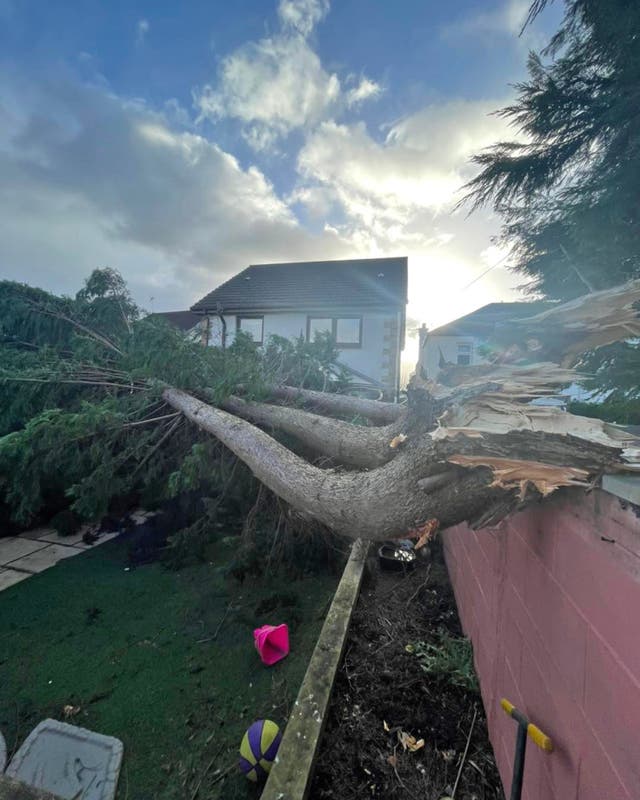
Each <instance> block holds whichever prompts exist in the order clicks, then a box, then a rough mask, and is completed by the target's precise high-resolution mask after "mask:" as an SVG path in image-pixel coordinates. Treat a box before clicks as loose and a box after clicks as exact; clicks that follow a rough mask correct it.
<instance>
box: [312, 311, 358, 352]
mask: <svg viewBox="0 0 640 800" xmlns="http://www.w3.org/2000/svg"><path fill="white" fill-rule="evenodd" d="M318 333H330V334H331V336H333V338H334V339H335V340H336V344H337V345H338V347H341V348H349V347H351V348H353V347H362V317H308V318H307V341H309V342H313V341H314V340H315V338H316V334H318Z"/></svg>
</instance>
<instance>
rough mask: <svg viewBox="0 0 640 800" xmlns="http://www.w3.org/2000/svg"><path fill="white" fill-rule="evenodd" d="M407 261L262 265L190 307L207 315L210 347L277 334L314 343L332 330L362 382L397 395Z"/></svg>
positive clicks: (261, 340) (344, 362)
mask: <svg viewBox="0 0 640 800" xmlns="http://www.w3.org/2000/svg"><path fill="white" fill-rule="evenodd" d="M406 303H407V259H406V258H368V259H351V260H348V261H310V262H296V263H288V264H256V265H253V266H250V267H247V269H245V270H243V271H242V272H240V273H238V274H237V275H235V276H234V277H233V278H231V279H230V280H228V281H226V282H225V283H223V284H222V285H221V286H218V288H217V289H214V290H213V291H212V292H210V293H209V294H208V295H206V296H205V297H203V298H202V300H199V301H198V302H197V303H195V305H193V306H192V307H191V311H192V312H194V313H195V314H200V315H202V316H204V317H205V318H206V320H207V322H206V333H205V339H206V341H207V343H208V344H212V345H218V346H223V347H224V346H226V345H228V344H229V343H230V342H231V341H232V339H233V336H235V333H236V331H243V332H245V333H248V334H250V335H251V336H252V337H253V339H254V341H256V342H257V343H258V344H263V343H264V342H266V341H267V340H268V338H269V337H270V336H272V335H274V334H275V335H278V336H283V337H285V338H287V339H291V338H294V337H299V336H304V337H305V338H306V339H307V340H308V341H312V340H313V338H314V337H315V335H316V334H317V333H319V332H321V331H328V332H330V333H331V334H332V335H333V337H334V338H335V340H336V344H337V346H338V349H339V351H340V357H339V363H340V364H341V365H343V366H345V367H346V368H347V369H348V370H350V371H351V373H352V374H353V375H354V376H355V378H356V380H357V381H359V382H363V383H365V384H369V385H371V386H375V387H379V388H380V389H383V390H384V392H385V394H387V395H389V396H392V397H395V396H397V393H398V390H399V384H400V354H401V351H402V349H403V347H404V336H405V308H406Z"/></svg>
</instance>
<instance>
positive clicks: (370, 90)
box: [346, 76, 382, 107]
mask: <svg viewBox="0 0 640 800" xmlns="http://www.w3.org/2000/svg"><path fill="white" fill-rule="evenodd" d="M380 94H382V86H380V84H379V83H376V82H375V81H372V80H371V79H370V78H367V77H364V76H363V77H362V78H361V79H360V83H359V84H358V85H357V86H354V87H353V88H352V89H349V91H348V92H347V95H346V100H347V105H348V106H349V107H351V106H357V105H359V104H360V103H363V102H364V101H365V100H371V99H373V98H376V97H379V96H380Z"/></svg>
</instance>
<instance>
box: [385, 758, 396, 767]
mask: <svg viewBox="0 0 640 800" xmlns="http://www.w3.org/2000/svg"><path fill="white" fill-rule="evenodd" d="M387 763H388V764H391V766H392V767H397V766H398V756H396V755H393V756H389V757H388V758H387Z"/></svg>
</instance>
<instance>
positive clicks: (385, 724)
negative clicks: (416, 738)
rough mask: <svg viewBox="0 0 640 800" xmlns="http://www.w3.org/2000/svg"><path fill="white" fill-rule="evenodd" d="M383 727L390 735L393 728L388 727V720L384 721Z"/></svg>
mask: <svg viewBox="0 0 640 800" xmlns="http://www.w3.org/2000/svg"><path fill="white" fill-rule="evenodd" d="M382 727H383V728H384V729H385V731H386V732H387V733H389V731H390V730H391V728H390V727H389V726H388V725H387V722H386V720H384V719H383V720H382Z"/></svg>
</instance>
